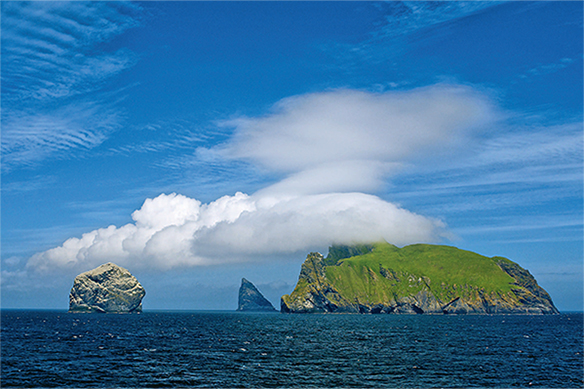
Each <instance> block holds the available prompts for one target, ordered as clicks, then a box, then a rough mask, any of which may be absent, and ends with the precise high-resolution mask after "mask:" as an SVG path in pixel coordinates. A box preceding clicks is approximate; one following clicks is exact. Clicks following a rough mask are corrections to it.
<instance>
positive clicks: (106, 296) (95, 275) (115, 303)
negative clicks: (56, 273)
mask: <svg viewBox="0 0 584 389" xmlns="http://www.w3.org/2000/svg"><path fill="white" fill-rule="evenodd" d="M145 294H146V291H145V290H144V288H143V287H142V285H140V283H139V282H138V280H137V279H136V278H135V277H134V276H133V275H132V274H130V272H129V271H128V270H126V269H124V268H122V267H120V266H118V265H115V264H113V263H111V262H110V263H106V264H105V265H101V266H99V267H97V268H96V269H93V270H90V271H88V272H85V273H81V274H79V275H78V276H77V277H75V280H74V281H73V288H71V293H70V294H69V312H100V313H132V312H141V311H142V298H143V297H144V295H145Z"/></svg>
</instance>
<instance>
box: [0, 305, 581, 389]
mask: <svg viewBox="0 0 584 389" xmlns="http://www.w3.org/2000/svg"><path fill="white" fill-rule="evenodd" d="M1 318H2V321H1V327H2V332H1V352H2V354H1V367H2V382H1V385H2V387H15V386H18V387H221V388H226V387H242V388H247V387H289V388H290V387H327V388H334V387H376V388H398V387H399V388H410V387H423V388H426V387H428V388H430V387H446V388H450V387H499V388H508V387H523V388H529V387H540V388H542V387H544V388H555V387H557V388H577V387H583V386H584V384H583V340H582V335H583V328H582V324H583V316H582V313H566V314H561V315H556V316H486V315H485V316H448V315H446V316H425V315H418V316H409V315H337V314H328V315H327V314H323V315H319V314H312V315H289V314H279V313H273V314H259V313H258V314H256V313H237V312H144V313H142V314H130V315H115V314H104V315H99V314H70V313H67V312H62V311H61V312H57V311H10V310H4V311H2V315H1Z"/></svg>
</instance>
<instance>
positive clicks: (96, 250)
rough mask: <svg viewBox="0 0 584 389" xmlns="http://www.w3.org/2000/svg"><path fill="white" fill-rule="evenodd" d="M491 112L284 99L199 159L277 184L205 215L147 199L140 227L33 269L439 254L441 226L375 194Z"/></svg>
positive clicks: (414, 101)
mask: <svg viewBox="0 0 584 389" xmlns="http://www.w3.org/2000/svg"><path fill="white" fill-rule="evenodd" d="M494 112H495V110H494V109H493V107H492V106H491V104H490V103H489V100H488V99H487V98H486V97H485V96H483V95H482V94H480V93H478V92H477V91H475V90H473V89H471V88H468V87H463V86H456V85H437V86H433V87H427V88H420V89H416V90H412V91H405V92H392V93H377V94H376V93H369V92H364V91H355V90H337V91H329V92H323V93H313V94H307V95H302V96H296V97H292V98H287V99H284V100H282V101H280V102H279V103H278V104H276V105H275V106H274V107H273V109H272V111H271V112H270V113H269V114H267V115H265V116H263V117H257V118H245V117H241V118H236V119H232V120H229V121H225V122H221V123H219V125H220V126H223V127H232V128H233V136H232V137H231V139H230V140H229V141H228V142H226V143H225V144H222V145H218V146H214V147H211V148H208V149H199V150H198V153H199V154H205V155H207V157H208V156H209V155H215V156H216V157H217V158H223V159H225V160H244V161H248V162H250V163H252V164H255V165H259V166H262V167H263V168H264V169H268V170H271V171H272V172H274V173H276V174H280V175H281V176H282V179H281V180H280V181H278V182H276V183H274V184H272V185H269V186H268V187H266V188H263V189H262V190H259V191H258V192H256V193H254V194H253V195H247V194H243V193H236V194H235V195H234V196H224V197H221V198H220V199H218V200H216V201H213V202H210V203H206V204H203V203H201V202H200V201H198V200H196V199H192V198H188V197H185V196H182V195H180V194H174V193H173V194H170V195H166V194H162V195H160V196H158V197H156V198H154V199H147V200H146V201H145V202H144V204H143V206H142V207H141V208H140V209H139V210H137V211H135V212H134V213H133V214H132V219H133V221H134V222H133V223H130V224H127V225H125V226H122V227H119V228H118V227H115V226H110V227H107V228H102V229H99V230H95V231H92V232H89V233H86V234H84V235H83V236H82V237H81V238H71V239H69V240H67V241H66V242H65V243H64V244H63V245H62V246H60V247H57V248H54V249H51V250H48V251H45V252H42V253H38V254H36V255H34V256H33V257H32V258H31V259H30V260H29V262H28V267H29V268H32V269H45V270H46V269H51V268H53V267H55V266H56V267H69V268H73V267H75V268H76V267H79V268H88V267H91V266H96V265H99V264H101V263H103V262H104V261H115V262H117V263H119V264H121V265H125V266H131V267H132V268H136V267H144V268H154V269H171V268H177V267H185V266H201V265H211V264H221V263H230V262H237V261H247V260H251V259H257V257H258V256H263V257H266V256H269V255H278V254H284V253H295V252H299V251H307V250H310V249H313V248H315V247H323V246H326V245H329V244H333V243H357V242H372V241H379V240H386V241H388V242H391V243H394V244H397V245H405V244H410V243H415V242H436V241H439V240H441V239H443V238H444V236H446V234H447V232H446V231H445V226H444V224H443V223H442V222H441V221H439V220H433V219H430V218H427V217H424V216H421V215H417V214H415V213H412V212H410V211H407V210H405V209H402V208H400V207H399V206H398V205H395V204H392V203H390V202H387V201H385V200H383V199H381V198H379V197H377V196H374V195H372V194H367V193H363V192H369V193H373V192H374V191H375V190H376V189H377V188H379V186H380V185H381V184H383V183H384V182H385V180H386V179H387V177H388V175H389V174H390V173H391V172H392V171H393V170H394V169H395V168H396V167H398V166H399V165H400V164H403V163H404V162H406V161H407V160H408V158H410V157H412V156H415V155H419V154H421V153H426V152H428V151H429V150H432V149H439V148H441V147H445V146H447V145H451V144H452V143H453V142H454V143H455V142H458V141H460V140H461V139H466V137H467V136H468V135H470V134H471V133H472V131H473V130H475V129H477V128H480V127H481V126H483V125H485V124H486V123H490V122H491V121H492V120H494V119H495V118H496V114H495V113H494Z"/></svg>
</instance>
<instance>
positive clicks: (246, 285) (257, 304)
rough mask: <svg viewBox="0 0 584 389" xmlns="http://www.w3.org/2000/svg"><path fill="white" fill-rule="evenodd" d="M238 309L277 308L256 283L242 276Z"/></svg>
mask: <svg viewBox="0 0 584 389" xmlns="http://www.w3.org/2000/svg"><path fill="white" fill-rule="evenodd" d="M237 310H238V311H245V312H274V311H276V308H274V306H273V305H272V303H270V302H269V301H268V300H267V299H266V298H265V297H264V296H263V295H262V294H261V293H260V291H259V290H258V289H257V288H256V287H255V286H254V284H252V283H251V282H249V281H248V280H246V279H245V278H242V279H241V287H240V288H239V304H238V307H237Z"/></svg>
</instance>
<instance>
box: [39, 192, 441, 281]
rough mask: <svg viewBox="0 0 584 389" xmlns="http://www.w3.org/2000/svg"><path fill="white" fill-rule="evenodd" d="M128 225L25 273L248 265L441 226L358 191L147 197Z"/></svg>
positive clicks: (418, 235)
mask: <svg viewBox="0 0 584 389" xmlns="http://www.w3.org/2000/svg"><path fill="white" fill-rule="evenodd" d="M132 219H133V220H134V222H133V223H129V224H126V225H125V226H122V227H119V228H117V227H115V226H109V227H107V228H102V229H98V230H95V231H91V232H89V233H86V234H83V236H82V237H81V238H71V239H68V240H67V241H66V242H65V243H64V244H63V245H62V246H60V247H57V248H54V249H51V250H48V251H45V252H42V253H39V254H36V255H34V256H33V257H32V258H31V259H30V260H29V262H28V265H27V266H28V267H29V268H31V267H32V268H35V269H39V270H49V269H51V268H52V267H54V266H58V267H64V268H78V267H79V268H85V267H92V266H97V265H99V264H101V263H103V262H105V261H114V262H116V263H119V264H121V265H126V266H132V268H140V267H143V268H154V269H163V270H164V269H171V268H176V267H182V266H199V265H212V264H221V263H227V262H237V261H246V260H250V259H252V258H253V256H255V255H269V254H282V253H294V252H297V251H300V250H309V249H310V248H311V247H315V246H320V245H323V244H330V243H335V242H344V243H350V242H363V241H371V240H372V239H373V240H381V239H385V240H390V241H392V242H395V243H396V244H405V243H411V242H416V241H436V240H438V239H440V238H441V233H443V227H444V226H443V224H442V223H441V222H440V221H436V220H430V219H427V218H425V217H422V216H420V215H416V214H413V213H411V212H409V211H407V210H404V209H401V208H399V207H397V206H395V205H394V204H391V203H388V202H386V201H383V200H381V199H380V198H378V197H375V196H372V195H367V194H363V193H332V194H324V195H310V196H301V197H296V198H291V199H285V200H284V199H280V200H278V201H275V200H273V199H266V198H263V197H255V196H248V195H245V194H243V193H237V194H235V195H234V196H224V197H222V198H220V199H218V200H216V201H213V202H211V203H207V204H202V203H201V202H199V201H197V200H195V199H192V198H188V197H185V196H183V195H179V194H174V193H173V194H169V195H166V194H162V195H160V196H158V197H156V198H154V199H147V200H146V201H145V202H144V205H143V206H142V207H141V208H140V209H139V210H137V211H135V212H134V213H133V214H132Z"/></svg>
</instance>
